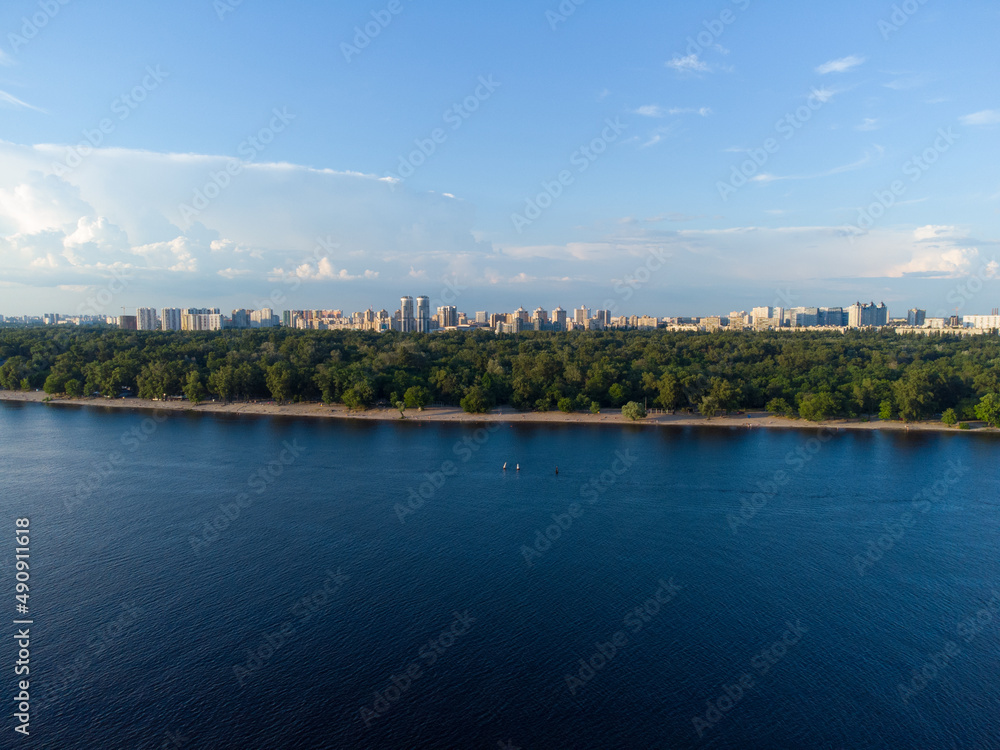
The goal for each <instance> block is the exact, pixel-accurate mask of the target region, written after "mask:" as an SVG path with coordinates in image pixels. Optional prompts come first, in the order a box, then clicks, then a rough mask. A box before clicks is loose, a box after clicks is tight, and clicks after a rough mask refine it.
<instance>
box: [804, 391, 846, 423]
mask: <svg viewBox="0 0 1000 750" xmlns="http://www.w3.org/2000/svg"><path fill="white" fill-rule="evenodd" d="M836 411H837V402H836V401H834V399H833V396H831V395H830V394H829V393H808V394H806V395H805V396H804V397H803V398H802V403H800V404H799V416H800V417H802V418H803V419H808V420H809V421H810V422H822V421H823V420H824V419H828V418H829V417H830V416H832V415H833V414H835V413H836Z"/></svg>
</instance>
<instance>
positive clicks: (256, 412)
mask: <svg viewBox="0 0 1000 750" xmlns="http://www.w3.org/2000/svg"><path fill="white" fill-rule="evenodd" d="M47 397H48V396H47V394H45V393H43V392H41V391H2V390H0V401H11V402H18V403H37V404H42V403H47V404H49V405H52V404H55V405H65V406H84V407H97V408H110V409H130V410H135V411H175V412H181V413H200V414H231V415H249V416H264V417H268V416H270V417H306V418H309V419H347V420H363V421H380V422H400V421H405V422H420V423H424V422H434V423H439V422H451V423H461V422H467V423H483V422H505V423H510V424H597V425H638V426H657V427H739V428H743V429H758V428H764V429H799V430H802V429H806V430H820V429H824V428H825V429H833V430H869V431H870V430H879V431H887V432H952V433H968V432H976V433H980V434H982V433H995V432H998V430H995V429H992V428H988V427H985V426H983V425H981V424H980V423H975V422H972V423H970V426H971V429H970V430H959V429H957V428H956V427H948V426H947V425H945V424H943V423H941V422H930V421H924V422H910V423H904V422H897V421H892V422H882V421H880V420H878V419H872V420H871V421H869V422H862V421H860V420H859V419H830V420H826V421H823V422H808V421H806V420H804V419H789V418H787V417H776V416H773V415H772V414H769V413H768V412H746V413H744V414H739V415H736V414H734V415H730V416H728V417H726V416H721V417H713V418H711V419H708V418H706V417H702V416H700V415H695V414H656V415H651V416H649V417H646V418H645V419H642V420H638V421H636V422H632V421H629V420H628V419H626V418H625V417H623V416H622V415H621V413H620V412H618V411H609V412H603V413H601V414H590V413H584V412H574V413H571V414H564V413H563V412H560V411H549V412H518V411H515V410H513V409H512V408H511V407H505V408H504V409H493V410H491V411H490V412H488V413H486V414H467V413H465V412H464V411H462V410H461V408H459V407H457V406H435V407H428V408H426V409H424V411H417V410H411V409H407V411H406V417H405V419H403V420H401V419H400V417H399V411H398V410H397V409H386V408H376V409H369V410H367V411H361V412H352V411H350V410H348V409H347V408H346V407H344V406H343V405H340V404H337V405H330V406H328V405H326V404H323V403H321V402H310V403H297V404H280V405H279V404H276V403H273V402H261V401H256V402H247V403H243V402H233V403H229V404H224V403H221V402H217V401H203V402H202V403H200V404H198V405H197V406H195V405H193V404H190V403H189V402H187V401H151V400H147V399H140V398H100V397H98V398H93V397H90V398H68V397H53V398H52V400H51V401H48V402H45V399H46V398H47Z"/></svg>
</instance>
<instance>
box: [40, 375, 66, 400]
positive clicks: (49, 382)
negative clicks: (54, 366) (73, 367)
mask: <svg viewBox="0 0 1000 750" xmlns="http://www.w3.org/2000/svg"><path fill="white" fill-rule="evenodd" d="M65 388H66V377H65V376H64V375H57V374H56V373H52V374H51V375H49V376H48V377H47V378H45V385H43V386H42V390H43V391H45V392H46V393H47V394H49V395H50V396H51V395H53V394H55V393H62V392H63V391H64V390H65Z"/></svg>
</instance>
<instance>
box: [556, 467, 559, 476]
mask: <svg viewBox="0 0 1000 750" xmlns="http://www.w3.org/2000/svg"><path fill="white" fill-rule="evenodd" d="M558 473H559V467H558V466H557V467H556V474H558Z"/></svg>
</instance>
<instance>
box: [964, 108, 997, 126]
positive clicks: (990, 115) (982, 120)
mask: <svg viewBox="0 0 1000 750" xmlns="http://www.w3.org/2000/svg"><path fill="white" fill-rule="evenodd" d="M961 120H962V124H963V125H1000V109H984V110H983V111H982V112H974V113H973V114H971V115H965V117H962V118H961Z"/></svg>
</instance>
